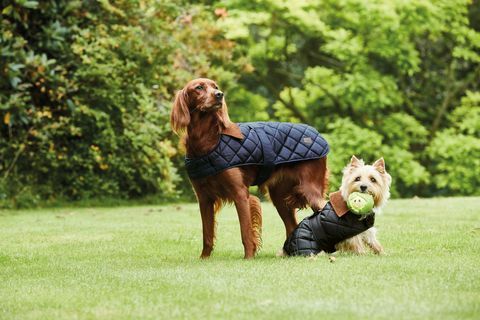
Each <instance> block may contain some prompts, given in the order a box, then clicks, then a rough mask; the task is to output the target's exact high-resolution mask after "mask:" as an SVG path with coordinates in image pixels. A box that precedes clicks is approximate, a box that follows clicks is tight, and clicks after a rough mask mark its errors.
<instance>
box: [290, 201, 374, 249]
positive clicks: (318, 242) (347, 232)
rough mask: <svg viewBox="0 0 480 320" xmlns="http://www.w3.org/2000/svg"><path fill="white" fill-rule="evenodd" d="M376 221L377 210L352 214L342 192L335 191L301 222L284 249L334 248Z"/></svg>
mask: <svg viewBox="0 0 480 320" xmlns="http://www.w3.org/2000/svg"><path fill="white" fill-rule="evenodd" d="M374 222H375V214H374V213H372V214H370V215H368V216H366V217H361V216H359V215H356V214H353V213H352V212H350V211H349V210H348V208H347V207H346V204H344V201H343V199H342V198H341V195H340V193H339V192H335V193H332V194H331V195H330V201H329V202H327V204H326V205H325V207H324V208H323V209H322V210H320V211H317V212H315V213H314V214H312V215H311V216H309V217H306V218H305V219H303V220H302V222H300V223H299V225H298V226H297V228H296V229H295V230H293V232H292V233H291V234H290V235H289V236H288V238H287V240H286V241H285V243H284V245H283V250H284V251H285V253H286V254H287V255H289V256H309V255H311V254H318V253H320V252H321V251H325V252H328V253H330V252H335V250H336V249H335V245H336V244H337V243H339V242H340V241H343V240H345V239H348V238H350V237H353V236H356V235H357V234H360V233H362V232H364V231H366V230H367V229H369V228H371V227H373V224H374Z"/></svg>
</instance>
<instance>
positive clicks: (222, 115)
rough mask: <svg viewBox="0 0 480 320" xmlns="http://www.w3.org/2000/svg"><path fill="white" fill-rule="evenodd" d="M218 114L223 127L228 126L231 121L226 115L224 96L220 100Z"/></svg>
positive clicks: (226, 108)
mask: <svg viewBox="0 0 480 320" xmlns="http://www.w3.org/2000/svg"><path fill="white" fill-rule="evenodd" d="M218 116H219V120H220V124H221V125H222V127H223V129H225V128H228V127H229V126H230V124H231V123H232V121H230V117H229V116H228V107H227V103H226V102H225V98H224V100H223V102H222V107H221V108H220V110H219V111H218Z"/></svg>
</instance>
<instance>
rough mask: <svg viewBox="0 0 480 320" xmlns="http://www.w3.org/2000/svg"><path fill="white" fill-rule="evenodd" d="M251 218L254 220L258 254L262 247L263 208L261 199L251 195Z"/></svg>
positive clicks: (254, 235)
mask: <svg viewBox="0 0 480 320" xmlns="http://www.w3.org/2000/svg"><path fill="white" fill-rule="evenodd" d="M249 206H250V216H251V219H252V229H253V230H252V231H253V238H254V240H255V246H256V250H255V251H256V252H258V251H259V250H260V248H261V247H262V207H261V206H260V199H258V198H257V197H255V196H252V195H250V197H249Z"/></svg>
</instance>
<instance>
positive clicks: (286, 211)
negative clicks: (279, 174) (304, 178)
mask: <svg viewBox="0 0 480 320" xmlns="http://www.w3.org/2000/svg"><path fill="white" fill-rule="evenodd" d="M292 188H293V184H292V183H288V182H286V181H281V182H279V183H276V184H273V185H269V186H268V194H269V196H270V200H272V202H273V205H274V206H275V208H277V211H278V214H279V215H280V217H281V218H282V220H283V224H284V225H285V231H286V235H287V237H288V236H289V235H290V233H292V231H293V230H294V229H295V228H296V227H297V224H298V223H297V217H296V211H295V207H294V206H292V205H291V204H290V203H289V202H288V201H287V198H288V197H289V196H290V194H291V190H292Z"/></svg>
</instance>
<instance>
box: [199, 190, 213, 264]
mask: <svg viewBox="0 0 480 320" xmlns="http://www.w3.org/2000/svg"><path fill="white" fill-rule="evenodd" d="M199 205H200V214H201V215H202V231H203V250H202V254H201V255H200V258H202V259H205V258H208V257H210V254H211V253H212V251H213V245H214V240H215V210H214V201H213V200H211V199H199Z"/></svg>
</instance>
